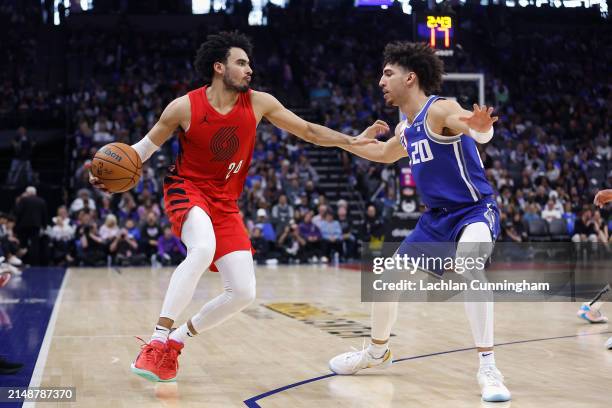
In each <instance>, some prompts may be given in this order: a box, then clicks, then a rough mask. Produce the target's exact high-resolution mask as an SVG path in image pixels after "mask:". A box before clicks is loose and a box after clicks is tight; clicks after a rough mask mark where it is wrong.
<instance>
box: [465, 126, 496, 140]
mask: <svg viewBox="0 0 612 408" xmlns="http://www.w3.org/2000/svg"><path fill="white" fill-rule="evenodd" d="M470 136H472V138H473V139H474V140H476V141H477V142H478V143H487V142H488V141H489V140H491V139H492V138H493V126H491V128H490V129H489V130H487V131H486V132H477V131H476V130H474V129H472V128H470Z"/></svg>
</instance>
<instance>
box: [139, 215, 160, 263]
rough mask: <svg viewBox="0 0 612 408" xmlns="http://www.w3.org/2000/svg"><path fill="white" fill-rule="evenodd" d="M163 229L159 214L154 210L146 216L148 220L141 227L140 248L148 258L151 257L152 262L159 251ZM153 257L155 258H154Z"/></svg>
mask: <svg viewBox="0 0 612 408" xmlns="http://www.w3.org/2000/svg"><path fill="white" fill-rule="evenodd" d="M161 234H162V231H161V227H160V226H159V223H158V222H157V216H156V215H155V213H154V212H150V213H148V214H147V216H146V222H145V224H144V225H143V226H142V227H141V229H140V243H141V245H140V248H141V249H142V251H144V254H145V255H146V257H147V259H151V264H153V260H154V259H155V254H156V253H157V243H158V240H159V237H160V236H161ZM152 257H153V258H152Z"/></svg>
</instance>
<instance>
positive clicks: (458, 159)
mask: <svg viewBox="0 0 612 408" xmlns="http://www.w3.org/2000/svg"><path fill="white" fill-rule="evenodd" d="M459 143H460V142H455V143H453V149H454V150H455V159H457V166H459V172H460V173H461V178H462V179H463V181H465V185H466V186H467V187H468V189H469V190H470V194H472V199H473V200H474V201H478V196H477V195H476V191H474V188H473V187H472V184H471V183H470V182H468V180H467V179H466V178H465V172H464V171H463V164H462V163H461V153H459Z"/></svg>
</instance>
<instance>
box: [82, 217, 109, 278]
mask: <svg viewBox="0 0 612 408" xmlns="http://www.w3.org/2000/svg"><path fill="white" fill-rule="evenodd" d="M85 214H87V213H85ZM89 218H90V216H89V214H87V216H85V217H83V219H84V220H86V219H89ZM77 237H78V240H77V245H76V249H77V259H78V261H79V264H80V265H85V266H102V265H104V264H105V258H106V249H107V245H106V243H105V242H104V240H103V239H102V237H100V235H99V234H98V225H97V224H96V223H95V222H93V221H89V222H86V223H83V224H82V225H81V226H80V227H79V228H78V229H77Z"/></svg>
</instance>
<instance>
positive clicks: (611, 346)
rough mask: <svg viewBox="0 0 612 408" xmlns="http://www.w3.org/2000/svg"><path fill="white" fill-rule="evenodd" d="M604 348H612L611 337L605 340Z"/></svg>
mask: <svg viewBox="0 0 612 408" xmlns="http://www.w3.org/2000/svg"><path fill="white" fill-rule="evenodd" d="M606 348H607V349H608V350H612V337H610V338H609V339H608V341H606Z"/></svg>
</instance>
